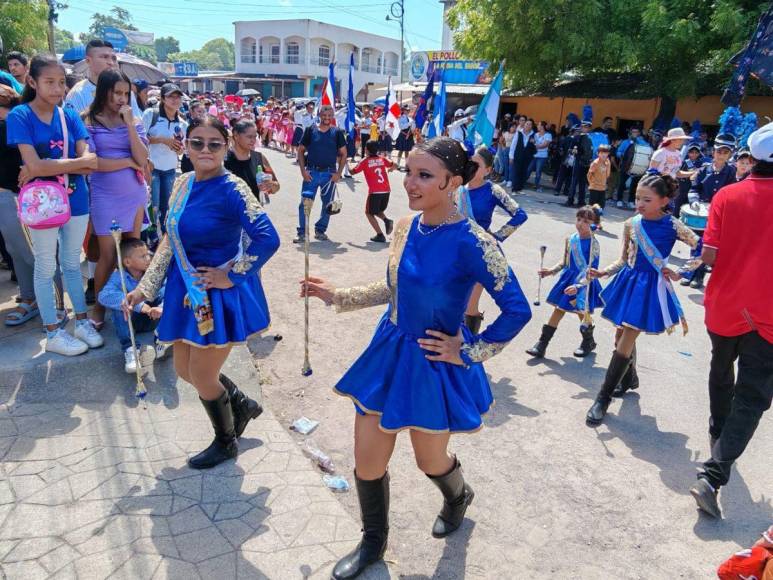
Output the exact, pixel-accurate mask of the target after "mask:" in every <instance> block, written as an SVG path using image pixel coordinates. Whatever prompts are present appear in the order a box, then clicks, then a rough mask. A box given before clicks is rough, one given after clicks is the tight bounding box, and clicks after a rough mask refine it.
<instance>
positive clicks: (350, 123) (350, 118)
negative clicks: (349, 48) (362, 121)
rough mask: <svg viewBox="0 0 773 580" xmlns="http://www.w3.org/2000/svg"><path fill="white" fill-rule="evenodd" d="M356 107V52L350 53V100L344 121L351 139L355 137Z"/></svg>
mask: <svg viewBox="0 0 773 580" xmlns="http://www.w3.org/2000/svg"><path fill="white" fill-rule="evenodd" d="M355 107H356V103H355V102H354V53H352V54H351V55H349V100H348V104H347V107H346V121H345V122H344V124H345V125H346V126H345V129H346V134H347V135H349V137H350V138H351V139H354V138H355V135H354V124H355V122H356V118H355V116H354V109H355Z"/></svg>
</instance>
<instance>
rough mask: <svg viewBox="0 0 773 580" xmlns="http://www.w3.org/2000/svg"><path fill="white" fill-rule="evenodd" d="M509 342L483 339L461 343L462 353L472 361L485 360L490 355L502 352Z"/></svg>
mask: <svg viewBox="0 0 773 580" xmlns="http://www.w3.org/2000/svg"><path fill="white" fill-rule="evenodd" d="M508 344H509V343H507V342H486V341H485V340H482V339H480V340H476V341H475V342H470V343H465V344H463V345H462V349H461V350H462V353H463V354H464V355H465V357H466V358H467V359H469V360H470V361H471V362H474V363H480V362H484V361H487V360H488V359H490V358H491V357H492V356H494V355H497V354H499V353H500V352H502V349H504V348H505V347H506V346H507V345H508Z"/></svg>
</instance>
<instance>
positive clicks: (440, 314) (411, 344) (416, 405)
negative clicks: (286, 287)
mask: <svg viewBox="0 0 773 580" xmlns="http://www.w3.org/2000/svg"><path fill="white" fill-rule="evenodd" d="M476 170H477V166H476V165H475V163H474V162H472V161H471V160H469V159H468V157H467V153H466V152H465V150H464V147H463V146H462V145H461V144H460V143H458V142H457V141H455V140H453V139H451V138H449V137H439V138H437V139H432V140H430V141H426V142H424V143H421V144H419V145H417V146H416V147H414V149H413V151H412V152H411V153H410V154H409V156H408V162H407V174H406V177H405V180H404V185H405V189H406V191H407V193H408V200H409V205H410V208H411V209H412V210H419V211H421V212H422V213H421V214H419V215H416V216H409V217H406V218H403V219H402V220H400V222H399V223H398V224H397V226H396V228H395V233H394V237H393V240H392V246H391V248H390V257H389V263H388V267H387V273H386V279H385V280H381V281H379V282H375V283H373V284H370V285H368V286H360V287H355V288H347V289H336V288H334V287H333V286H332V285H331V284H328V283H327V282H325V281H324V280H321V279H319V278H310V279H309V281H308V283H306V284H304V283H303V282H302V283H301V284H302V289H301V294H302V295H303V294H304V293H306V292H308V295H309V296H317V297H318V298H320V299H322V300H324V301H325V302H326V303H328V304H335V305H336V308H337V309H338V310H339V311H348V310H354V309H357V308H364V307H367V306H375V305H379V304H385V303H388V304H389V306H388V307H387V311H386V313H385V314H384V315H383V316H382V318H381V321H380V322H379V324H378V327H377V328H376V332H375V335H374V337H373V339H372V341H371V343H370V345H369V346H368V347H367V348H366V349H365V352H363V353H362V355H360V357H359V358H358V359H357V360H356V361H355V362H354V364H353V365H352V366H351V367H350V369H349V370H348V371H347V372H346V374H345V375H344V376H343V377H342V378H341V380H340V381H339V382H338V384H337V385H336V387H335V390H336V392H337V393H339V394H341V395H343V396H345V397H349V398H350V399H351V400H352V401H353V402H354V404H355V409H356V411H357V414H356V416H355V428H354V432H355V438H354V454H355V474H354V475H355V481H356V485H357V494H358V496H359V500H360V510H361V512H362V523H363V536H362V541H361V542H360V544H359V545H358V546H357V547H356V548H355V549H354V551H352V552H351V553H349V554H348V555H346V556H345V557H344V558H343V559H341V560H340V561H339V562H338V564H337V565H336V566H335V568H334V570H333V578H335V579H338V580H340V579H345V578H346V579H348V578H354V577H356V576H357V575H359V574H360V573H361V572H362V571H363V570H364V569H365V568H366V567H367V566H369V565H370V564H372V563H374V562H377V561H378V560H380V559H382V558H383V555H384V551H385V550H386V545H387V535H388V531H389V525H388V512H389V473H388V472H387V466H388V464H389V459H390V457H391V456H392V451H393V449H394V445H395V440H396V434H397V432H398V431H401V430H404V429H410V432H411V443H412V444H413V449H414V453H415V455H416V461H417V464H418V466H419V468H420V469H421V470H422V471H424V472H425V473H426V474H427V476H428V477H429V479H430V481H432V483H433V484H435V485H436V486H437V487H438V488H439V489H440V491H441V492H442V494H443V498H444V503H443V509H442V511H441V512H440V515H439V516H438V518H437V519H436V520H435V524H434V526H433V529H432V535H433V536H435V537H437V538H442V537H445V536H447V535H448V534H450V533H451V532H453V531H454V530H456V529H457V528H458V527H459V526H460V525H461V523H462V520H463V519H464V514H465V511H466V510H467V506H468V505H469V504H470V502H472V498H473V495H474V494H473V491H472V488H471V487H470V486H469V485H467V484H466V483H465V481H464V477H463V476H462V471H461V466H460V464H459V461H458V460H457V459H456V457H455V456H453V455H449V454H448V451H447V446H448V441H449V438H450V435H451V434H452V433H462V432H472V431H477V430H478V429H480V428H481V426H482V419H481V416H482V415H483V414H485V413H486V412H487V411H488V409H489V407H490V406H491V404H492V402H493V400H492V394H491V388H490V386H489V383H488V379H487V377H486V372H485V371H484V369H483V365H482V364H481V363H482V362H483V361H485V360H487V359H488V358H490V357H492V356H494V355H495V354H497V353H499V352H500V351H501V350H502V349H503V348H504V347H505V346H506V345H507V343H508V342H509V341H510V340H512V338H513V337H514V336H515V335H516V334H518V332H519V331H520V330H521V328H523V326H524V325H525V324H526V323H527V322H528V321H529V319H530V318H531V312H530V310H529V304H528V302H527V300H526V298H525V297H524V295H523V292H522V291H521V288H520V286H519V285H518V281H517V280H516V278H515V274H514V273H513V271H512V270H511V269H510V267H509V266H508V264H507V260H506V259H505V257H504V255H503V254H502V251H501V249H500V248H499V246H498V244H497V242H496V240H494V238H492V237H491V236H490V235H489V234H488V233H486V231H485V230H484V229H483V228H482V227H481V226H479V225H478V224H476V223H475V222H474V221H472V220H467V219H464V218H463V217H462V216H461V215H460V214H459V212H458V210H457V208H456V206H455V203H454V193H455V192H456V190H457V188H458V187H459V186H460V185H462V184H463V183H465V182H467V181H469V179H470V178H471V177H472V176H473V174H474V173H475V171H476ZM476 282H479V283H481V284H483V286H484V287H485V288H486V290H487V291H488V292H489V293H490V294H491V296H492V297H493V298H494V300H495V301H496V303H497V305H498V306H499V308H500V310H501V313H500V315H499V317H498V318H497V319H496V320H495V321H494V322H493V324H491V326H489V327H488V328H486V330H485V331H483V332H482V333H481V334H477V335H473V334H472V333H471V332H470V331H469V330H468V329H467V328H466V327H465V326H464V325H463V324H462V322H463V318H464V309H465V306H466V305H467V301H468V299H469V296H470V292H471V290H472V287H473V285H474V284H475V283H476Z"/></svg>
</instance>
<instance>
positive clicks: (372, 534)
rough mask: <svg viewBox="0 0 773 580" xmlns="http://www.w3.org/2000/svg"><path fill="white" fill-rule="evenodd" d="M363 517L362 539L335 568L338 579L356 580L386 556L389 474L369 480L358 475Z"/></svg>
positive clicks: (358, 492) (355, 474)
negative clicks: (354, 579)
mask: <svg viewBox="0 0 773 580" xmlns="http://www.w3.org/2000/svg"><path fill="white" fill-rule="evenodd" d="M354 480H355V483H356V485H357V498H358V499H359V500H360V514H361V516H362V540H360V543H359V544H357V547H356V548H355V549H354V550H353V551H351V552H350V553H349V554H347V555H346V556H344V557H343V558H341V560H339V561H338V564H336V565H335V568H333V578H334V579H335V580H348V579H349V578H356V577H357V576H359V575H360V574H361V573H362V572H363V570H365V568H367V567H368V566H370V565H371V564H375V563H376V562H378V561H379V560H381V559H382V558H383V557H384V552H385V551H386V547H387V538H388V536H389V473H385V474H384V475H383V477H381V478H380V479H374V480H371V481H366V480H364V479H360V478H359V477H357V473H356V472H355V473H354Z"/></svg>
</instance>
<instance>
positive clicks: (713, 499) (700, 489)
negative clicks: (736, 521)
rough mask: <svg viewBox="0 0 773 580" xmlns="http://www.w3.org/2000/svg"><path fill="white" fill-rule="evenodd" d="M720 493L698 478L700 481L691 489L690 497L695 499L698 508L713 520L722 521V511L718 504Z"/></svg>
mask: <svg viewBox="0 0 773 580" xmlns="http://www.w3.org/2000/svg"><path fill="white" fill-rule="evenodd" d="M718 493H719V492H718V491H717V490H715V489H714V488H713V487H711V484H710V483H709V482H708V481H706V480H705V479H703V478H702V477H699V478H698V481H697V482H696V483H695V485H693V486H692V487H691V488H690V495H692V496H693V498H695V503H697V504H698V508H699V509H700V510H701V511H703V512H705V513H707V514H708V515H710V516H711V517H712V518H717V519H721V518H722V510H720V509H719V504H718V503H717V495H718Z"/></svg>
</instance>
